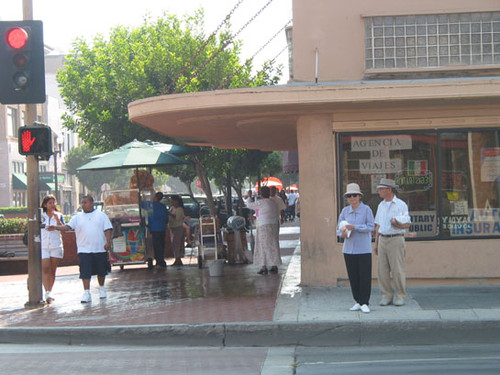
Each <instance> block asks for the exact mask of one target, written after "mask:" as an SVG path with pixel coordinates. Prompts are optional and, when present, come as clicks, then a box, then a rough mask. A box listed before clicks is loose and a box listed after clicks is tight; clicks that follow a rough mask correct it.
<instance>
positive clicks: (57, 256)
mask: <svg viewBox="0 0 500 375" xmlns="http://www.w3.org/2000/svg"><path fill="white" fill-rule="evenodd" d="M41 207H42V211H43V212H42V224H43V228H42V231H41V235H42V244H41V245H42V284H43V288H44V289H45V302H47V303H51V302H52V301H54V297H53V296H52V295H51V293H52V287H53V286H54V282H55V280H56V270H57V266H58V265H59V262H60V261H61V259H62V258H63V252H64V250H63V242H62V237H61V233H60V232H55V231H49V230H48V229H47V228H48V227H50V226H51V225H63V224H64V217H63V215H62V214H61V213H60V212H59V210H58V209H57V202H56V197H54V196H53V195H47V196H46V197H44V198H43V200H42V204H41Z"/></svg>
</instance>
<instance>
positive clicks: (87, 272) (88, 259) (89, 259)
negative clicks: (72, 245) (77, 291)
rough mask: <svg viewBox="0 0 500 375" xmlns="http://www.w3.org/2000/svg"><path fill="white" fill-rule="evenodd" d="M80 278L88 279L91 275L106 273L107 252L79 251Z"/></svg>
mask: <svg viewBox="0 0 500 375" xmlns="http://www.w3.org/2000/svg"><path fill="white" fill-rule="evenodd" d="M78 258H79V259H80V279H90V278H91V276H92V275H97V276H106V275H107V274H108V253H107V252H100V253H79V254H78Z"/></svg>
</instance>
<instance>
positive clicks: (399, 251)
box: [378, 236, 406, 301]
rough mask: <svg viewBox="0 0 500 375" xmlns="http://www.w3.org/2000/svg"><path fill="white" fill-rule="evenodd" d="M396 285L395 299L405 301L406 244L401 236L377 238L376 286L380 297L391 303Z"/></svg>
mask: <svg viewBox="0 0 500 375" xmlns="http://www.w3.org/2000/svg"><path fill="white" fill-rule="evenodd" d="M391 273H392V279H393V280H394V284H395V285H396V297H399V298H402V299H403V300H404V299H406V243H405V239H404V237H403V236H398V237H383V236H379V238H378V284H379V288H380V292H381V293H382V297H383V298H386V299H387V300H389V301H391V300H392V297H393V294H394V290H393V289H392V285H391Z"/></svg>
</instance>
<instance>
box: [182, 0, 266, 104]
mask: <svg viewBox="0 0 500 375" xmlns="http://www.w3.org/2000/svg"><path fill="white" fill-rule="evenodd" d="M272 2H273V0H269V1H268V2H267V3H266V4H265V5H264V6H263V7H262V8H261V9H260V10H259V11H258V12H257V13H255V15H254V16H253V17H252V18H250V20H249V21H248V22H247V23H246V24H244V25H243V26H242V27H241V28H240V29H239V30H238V31H237V32H236V34H234V35H232V36H231V37H230V38H229V39H228V40H227V41H226V42H225V43H224V44H223V45H222V46H220V47H219V49H217V51H216V52H215V53H214V54H213V55H212V56H210V58H209V59H208V60H207V61H205V62H204V63H203V64H202V65H201V66H199V67H198V68H197V69H196V70H195V71H194V72H193V73H191V75H190V76H189V77H188V79H187V80H186V82H185V83H184V85H182V87H178V88H176V89H175V91H174V94H175V93H177V92H179V91H182V90H183V89H184V88H185V87H186V86H187V85H189V84H190V83H191V81H192V80H193V79H194V78H196V77H197V76H198V74H200V72H201V71H202V70H203V69H205V67H206V66H207V65H208V64H210V63H211V62H212V61H213V60H214V59H215V58H216V57H217V56H218V55H219V54H220V53H221V52H222V51H223V50H224V49H225V48H226V47H227V46H228V45H229V44H230V43H232V42H233V40H234V38H235V37H236V36H238V35H239V34H240V33H241V32H242V31H243V30H244V29H245V28H246V27H247V26H248V25H249V24H250V23H251V22H252V21H253V20H255V19H256V18H257V17H258V16H259V15H260V14H261V13H262V11H264V9H266V8H267V7H268V6H269V4H271V3H272Z"/></svg>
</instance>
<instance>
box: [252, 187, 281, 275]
mask: <svg viewBox="0 0 500 375" xmlns="http://www.w3.org/2000/svg"><path fill="white" fill-rule="evenodd" d="M260 194H261V199H259V200H255V201H253V200H252V192H251V191H249V192H248V198H247V199H246V202H245V203H246V205H247V207H248V208H251V209H252V210H254V211H255V214H256V216H257V235H256V238H255V253H254V258H253V262H254V264H256V265H259V266H261V268H260V270H259V272H258V274H260V275H267V274H268V273H269V272H270V273H278V266H279V265H281V264H282V262H281V255H280V250H279V237H278V235H277V233H279V224H278V223H279V219H280V218H279V215H278V207H277V206H276V203H275V202H273V201H272V200H271V199H269V196H270V189H269V187H267V186H263V187H262V188H261V192H260ZM268 266H271V268H270V269H268Z"/></svg>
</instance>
